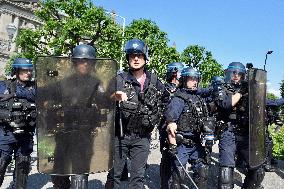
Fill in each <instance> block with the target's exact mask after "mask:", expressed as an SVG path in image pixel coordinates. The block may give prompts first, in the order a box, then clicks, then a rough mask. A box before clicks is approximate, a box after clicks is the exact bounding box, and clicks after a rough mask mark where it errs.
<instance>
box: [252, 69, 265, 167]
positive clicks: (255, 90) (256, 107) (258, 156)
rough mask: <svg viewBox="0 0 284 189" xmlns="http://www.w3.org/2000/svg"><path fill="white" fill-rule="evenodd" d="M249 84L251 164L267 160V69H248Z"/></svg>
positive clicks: (254, 165)
mask: <svg viewBox="0 0 284 189" xmlns="http://www.w3.org/2000/svg"><path fill="white" fill-rule="evenodd" d="M248 86H249V135H250V136H249V166H250V167H252V168H254V167H257V166H260V165H261V164H263V163H264V162H265V157H266V156H265V107H266V71H264V70H261V69H255V68H252V69H249V70H248Z"/></svg>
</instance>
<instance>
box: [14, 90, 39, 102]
mask: <svg viewBox="0 0 284 189" xmlns="http://www.w3.org/2000/svg"><path fill="white" fill-rule="evenodd" d="M16 96H17V97H18V98H25V99H27V100H28V101H32V102H34V101H35V88H32V89H29V90H27V89H25V88H24V87H17V90H16Z"/></svg>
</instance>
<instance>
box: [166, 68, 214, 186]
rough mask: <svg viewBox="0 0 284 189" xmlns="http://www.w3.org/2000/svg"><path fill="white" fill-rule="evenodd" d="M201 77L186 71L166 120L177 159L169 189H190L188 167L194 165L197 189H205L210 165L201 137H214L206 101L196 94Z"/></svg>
mask: <svg viewBox="0 0 284 189" xmlns="http://www.w3.org/2000/svg"><path fill="white" fill-rule="evenodd" d="M199 81H200V73H199V72H198V71H197V70H196V69H195V68H192V67H187V68H185V69H183V70H182V73H181V85H182V89H180V90H179V91H177V92H176V93H175V94H174V97H173V98H172V99H171V102H170V103H169V105H168V107H167V109H166V111H165V117H166V122H167V130H168V132H169V135H168V138H169V143H170V144H169V152H170V153H171V154H172V155H173V156H174V157H175V160H174V162H173V165H174V167H173V169H174V170H173V175H172V177H173V179H172V180H173V181H172V183H171V184H170V188H188V186H187V184H186V180H188V178H186V176H187V175H188V174H187V173H186V172H185V169H184V167H185V165H186V164H187V163H191V164H192V170H193V172H194V178H193V179H194V181H195V183H196V185H197V186H198V188H204V189H205V188H206V185H207V176H208V163H207V162H206V160H205V157H206V153H205V148H204V147H203V146H202V139H201V134H202V133H205V132H211V133H213V130H212V129H213V127H214V126H215V125H214V118H212V117H209V112H208V108H207V104H206V102H205V100H204V99H203V98H202V97H201V96H200V95H199V94H198V93H197V88H198V83H199Z"/></svg>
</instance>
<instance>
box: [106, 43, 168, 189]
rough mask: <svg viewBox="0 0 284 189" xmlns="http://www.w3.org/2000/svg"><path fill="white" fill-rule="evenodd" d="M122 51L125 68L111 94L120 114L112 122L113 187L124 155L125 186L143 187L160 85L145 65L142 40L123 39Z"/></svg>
mask: <svg viewBox="0 0 284 189" xmlns="http://www.w3.org/2000/svg"><path fill="white" fill-rule="evenodd" d="M125 53H126V58H127V61H128V65H129V70H128V71H125V72H123V73H121V74H119V75H118V76H117V90H118V91H117V92H116V95H115V97H116V100H117V101H120V105H119V106H120V109H119V110H118V111H120V114H119V115H118V116H117V122H116V124H115V128H116V136H115V153H114V167H113V175H114V178H113V179H114V186H113V188H115V189H118V188H119V186H120V178H121V175H122V172H123V168H124V165H125V161H126V158H127V157H128V158H129V160H130V162H131V168H130V170H129V171H130V179H129V185H128V187H129V188H137V189H140V188H143V180H144V173H145V169H146V163H147V158H148V155H149V152H150V134H151V132H152V130H153V128H154V127H156V126H158V125H159V122H160V118H161V113H160V106H161V102H160V101H161V95H162V92H163V91H164V87H163V85H162V83H161V82H160V81H159V79H158V78H157V76H156V75H155V74H153V73H150V72H148V71H147V69H146V68H145V66H146V62H147V61H148V47H147V45H146V44H145V43H144V42H143V41H142V40H140V39H131V40H129V41H127V42H126V45H125ZM122 132H123V133H122ZM110 174H111V173H110ZM108 179H110V177H109V178H108Z"/></svg>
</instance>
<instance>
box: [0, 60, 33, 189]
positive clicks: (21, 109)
mask: <svg viewBox="0 0 284 189" xmlns="http://www.w3.org/2000/svg"><path fill="white" fill-rule="evenodd" d="M32 73H33V64H32V61H31V60H29V59H26V58H16V59H15V60H14V61H13V64H12V76H14V77H15V79H13V80H8V81H1V82H0V94H1V95H0V111H1V118H0V119H1V120H0V186H1V185H2V183H3V179H4V175H5V171H6V168H7V166H8V165H9V163H10V162H11V160H12V156H13V154H14V158H15V170H14V188H17V189H24V188H26V186H27V179H28V174H29V172H30V169H31V168H30V161H31V156H30V154H31V153H32V151H33V144H34V143H33V135H34V131H35V116H36V109H35V88H34V83H33V82H32V81H31V78H32Z"/></svg>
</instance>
